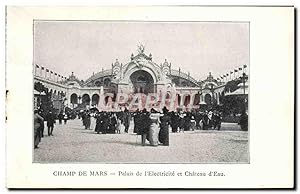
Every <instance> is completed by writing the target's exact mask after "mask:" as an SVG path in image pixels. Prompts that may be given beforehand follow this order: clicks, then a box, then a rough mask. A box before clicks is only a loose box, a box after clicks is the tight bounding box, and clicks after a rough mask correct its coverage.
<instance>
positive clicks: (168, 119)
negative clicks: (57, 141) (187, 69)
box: [34, 107, 248, 148]
mask: <svg viewBox="0 0 300 194" xmlns="http://www.w3.org/2000/svg"><path fill="white" fill-rule="evenodd" d="M77 116H78V118H79V119H81V120H82V125H83V126H84V128H85V129H87V130H93V128H94V130H95V133H97V134H107V133H110V134H112V133H118V134H120V133H121V131H124V132H125V133H128V130H129V128H130V124H131V120H133V133H135V134H137V135H140V136H141V144H142V145H143V146H144V145H146V141H148V142H149V143H150V145H152V146H157V145H159V144H161V145H165V146H168V145H169V128H171V132H172V133H178V132H185V131H190V130H195V129H198V130H199V129H202V130H220V128H221V120H222V114H221V112H219V111H217V110H209V111H204V112H201V111H199V110H192V111H178V112H174V111H168V109H167V108H166V107H164V108H163V110H162V112H159V111H157V110H155V109H153V108H152V109H151V110H150V111H147V110H146V109H144V110H139V109H137V110H136V111H135V112H129V111H128V110H127V109H125V110H124V111H121V112H105V111H101V112H99V111H95V110H86V111H82V112H79V113H78V114H77ZM68 119H69V117H68V115H67V114H64V113H63V112H60V113H59V114H58V115H56V114H54V113H53V112H52V111H49V112H48V113H47V114H46V115H44V116H41V113H40V112H39V111H38V110H36V111H35V114H34V148H38V145H39V143H40V141H41V139H42V138H43V137H44V121H46V122H47V128H48V136H53V130H54V124H55V123H56V120H58V121H59V122H58V123H59V124H62V121H64V124H67V120H68ZM91 119H93V120H95V122H92V120H91ZM92 123H95V126H92ZM239 124H240V125H241V128H242V130H247V127H248V116H247V114H246V113H244V114H242V115H241V119H240V122H239Z"/></svg>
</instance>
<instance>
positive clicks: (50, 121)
mask: <svg viewBox="0 0 300 194" xmlns="http://www.w3.org/2000/svg"><path fill="white" fill-rule="evenodd" d="M46 120H47V127H48V136H51V135H52V136H53V129H54V123H55V115H54V114H53V113H52V111H51V110H50V111H49V113H48V114H47V117H46Z"/></svg>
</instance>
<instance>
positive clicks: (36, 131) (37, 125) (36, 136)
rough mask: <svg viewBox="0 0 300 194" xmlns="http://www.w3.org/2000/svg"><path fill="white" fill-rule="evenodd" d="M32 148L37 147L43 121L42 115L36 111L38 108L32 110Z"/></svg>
mask: <svg viewBox="0 0 300 194" xmlns="http://www.w3.org/2000/svg"><path fill="white" fill-rule="evenodd" d="M33 118H34V149H36V148H39V147H38V145H39V143H40V141H41V137H42V136H41V127H42V125H41V123H44V119H43V117H41V116H40V115H39V113H38V110H35V111H34V117H33Z"/></svg>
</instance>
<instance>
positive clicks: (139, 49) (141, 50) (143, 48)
mask: <svg viewBox="0 0 300 194" xmlns="http://www.w3.org/2000/svg"><path fill="white" fill-rule="evenodd" d="M137 51H138V53H139V54H142V53H144V51H145V45H143V44H141V43H140V45H138V50H137Z"/></svg>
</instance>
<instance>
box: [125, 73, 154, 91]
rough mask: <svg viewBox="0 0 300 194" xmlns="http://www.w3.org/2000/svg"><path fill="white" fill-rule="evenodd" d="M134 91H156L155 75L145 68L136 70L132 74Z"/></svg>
mask: <svg viewBox="0 0 300 194" xmlns="http://www.w3.org/2000/svg"><path fill="white" fill-rule="evenodd" d="M130 80H131V83H132V86H133V92H134V93H144V94H148V93H154V80H153V77H152V76H151V75H150V73H148V72H147V71H144V70H138V71H135V72H134V73H132V74H131V75H130Z"/></svg>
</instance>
